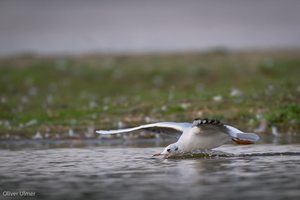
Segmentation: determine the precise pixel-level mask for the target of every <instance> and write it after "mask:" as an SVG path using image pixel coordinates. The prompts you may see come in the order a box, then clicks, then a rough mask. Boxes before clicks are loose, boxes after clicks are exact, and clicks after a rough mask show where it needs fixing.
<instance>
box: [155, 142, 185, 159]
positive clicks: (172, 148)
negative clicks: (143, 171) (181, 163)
mask: <svg viewBox="0 0 300 200" xmlns="http://www.w3.org/2000/svg"><path fill="white" fill-rule="evenodd" d="M179 152H180V150H179V148H178V145H177V144H176V143H173V144H170V145H168V146H167V147H166V148H165V149H164V150H163V151H162V152H161V153H157V154H154V155H153V156H165V157H167V156H170V155H174V154H177V153H179Z"/></svg>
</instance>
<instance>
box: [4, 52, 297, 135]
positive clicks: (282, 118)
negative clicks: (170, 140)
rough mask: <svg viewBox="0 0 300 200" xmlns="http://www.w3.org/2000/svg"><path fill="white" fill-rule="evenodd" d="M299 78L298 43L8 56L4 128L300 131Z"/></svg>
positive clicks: (17, 131)
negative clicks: (204, 122)
mask: <svg viewBox="0 0 300 200" xmlns="http://www.w3.org/2000/svg"><path fill="white" fill-rule="evenodd" d="M299 77H300V51H297V50H289V51H258V52H255V51H253V52H250V51H248V52H229V51H223V50H222V51H212V52H206V53H182V54H163V55H155V54H149V55H134V56H133V55H131V56H129V55H118V56H117V55H85V56H53V57H50V56H48V57H46V56H44V57H42V56H34V55H23V56H15V57H10V58H1V59H0V91H1V93H0V135H6V134H8V133H9V134H14V135H19V136H23V137H30V136H32V135H33V134H35V133H36V132H37V131H40V132H50V133H53V134H54V133H55V134H56V133H58V134H60V133H63V132H66V131H67V130H69V129H70V128H71V129H76V130H78V131H79V132H80V131H83V130H84V129H86V128H87V127H94V128H96V129H100V128H102V129H103V128H116V127H117V125H118V123H120V122H122V123H124V124H125V125H126V126H133V125H137V124H140V123H145V122H152V121H191V120H192V119H193V118H196V117H207V118H217V119H220V120H222V121H224V122H227V123H230V124H233V125H235V126H237V127H239V128H242V129H248V130H253V129H255V128H256V127H258V126H259V124H260V123H261V121H267V124H268V127H269V128H270V127H271V126H276V127H278V128H279V130H280V131H282V132H285V133H287V132H299V130H300V125H299V122H300V78H299ZM266 131H267V132H268V131H270V129H267V130H266Z"/></svg>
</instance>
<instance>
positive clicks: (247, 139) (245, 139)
mask: <svg viewBox="0 0 300 200" xmlns="http://www.w3.org/2000/svg"><path fill="white" fill-rule="evenodd" d="M232 140H233V141H234V142H235V143H237V144H253V143H255V142H257V141H258V140H259V136H258V135H257V134H255V133H236V137H233V138H232Z"/></svg>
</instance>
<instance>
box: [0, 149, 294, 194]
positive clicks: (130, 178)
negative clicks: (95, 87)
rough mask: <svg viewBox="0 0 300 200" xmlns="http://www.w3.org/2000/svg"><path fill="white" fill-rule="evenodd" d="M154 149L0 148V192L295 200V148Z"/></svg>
mask: <svg viewBox="0 0 300 200" xmlns="http://www.w3.org/2000/svg"><path fill="white" fill-rule="evenodd" d="M148 146H151V145H148ZM153 146H155V145H152V147H140V146H138V145H137V147H132V145H121V146H118V145H117V146H116V145H85V146H75V147H70V146H69V147H67V148H66V147H56V148H48V146H46V147H45V146H44V145H40V146H38V147H37V146H32V147H30V145H29V146H26V147H24V148H17V149H13V148H3V146H2V149H1V150H0V159H1V162H0V189H1V194H0V195H2V196H1V198H4V199H18V198H16V197H9V196H8V193H7V192H20V191H26V192H35V194H34V196H32V197H29V196H27V197H24V196H23V197H20V194H21V193H18V194H19V199H66V198H67V199H130V200H135V199H172V200H173V199H243V200H245V199H254V198H257V199H299V198H300V189H299V188H300V179H299V177H300V145H299V144H286V145H277V144H257V145H249V146H238V145H231V144H230V145H229V144H228V145H224V146H222V147H219V148H217V149H216V150H218V152H220V151H221V152H226V155H231V156H222V155H221V156H218V155H217V154H218V153H217V152H216V153H215V154H213V155H216V156H202V157H195V158H189V159H163V158H153V157H151V155H153V154H154V153H157V152H160V151H161V150H162V149H163V148H162V147H153ZM44 147H45V148H44ZM232 154H233V155H232ZM3 192H5V193H3ZM5 195H6V196H5Z"/></svg>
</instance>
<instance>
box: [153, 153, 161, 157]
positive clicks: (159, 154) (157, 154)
mask: <svg viewBox="0 0 300 200" xmlns="http://www.w3.org/2000/svg"><path fill="white" fill-rule="evenodd" d="M162 155H163V154H161V153H156V154H154V155H153V156H162Z"/></svg>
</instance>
